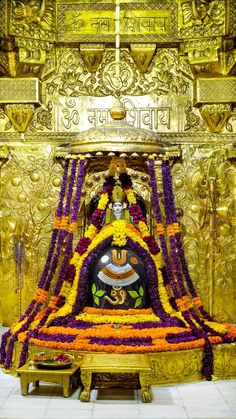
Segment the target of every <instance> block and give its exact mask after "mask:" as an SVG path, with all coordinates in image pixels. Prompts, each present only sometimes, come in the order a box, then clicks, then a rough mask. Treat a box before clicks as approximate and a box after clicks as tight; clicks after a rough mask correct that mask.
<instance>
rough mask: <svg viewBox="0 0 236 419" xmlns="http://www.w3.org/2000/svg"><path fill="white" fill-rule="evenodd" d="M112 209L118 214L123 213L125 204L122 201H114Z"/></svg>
mask: <svg viewBox="0 0 236 419" xmlns="http://www.w3.org/2000/svg"><path fill="white" fill-rule="evenodd" d="M112 209H113V211H114V214H115V215H116V214H117V215H118V214H121V212H122V210H123V204H122V203H121V202H114V203H113V205H112Z"/></svg>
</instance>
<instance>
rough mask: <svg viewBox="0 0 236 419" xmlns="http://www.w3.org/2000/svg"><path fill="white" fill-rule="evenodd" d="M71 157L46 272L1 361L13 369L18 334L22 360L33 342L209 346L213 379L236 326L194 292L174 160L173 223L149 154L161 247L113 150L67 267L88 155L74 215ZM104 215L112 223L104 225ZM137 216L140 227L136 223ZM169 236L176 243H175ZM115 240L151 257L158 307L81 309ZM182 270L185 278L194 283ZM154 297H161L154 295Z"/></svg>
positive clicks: (122, 348)
mask: <svg viewBox="0 0 236 419" xmlns="http://www.w3.org/2000/svg"><path fill="white" fill-rule="evenodd" d="M70 158H71V159H72V166H71V173H70V177H69V182H67V180H68V179H67V177H68V167H69V161H66V166H65V170H64V175H63V181H62V187H61V192H60V199H59V204H58V209H57V212H56V215H55V218H54V224H53V235H52V239H51V245H50V250H49V256H48V258H47V262H46V267H45V269H44V273H43V275H42V277H41V280H40V282H39V285H38V288H37V290H36V292H35V294H34V297H33V301H32V303H31V304H30V306H29V307H28V309H27V311H26V313H25V315H24V316H23V317H22V318H21V320H20V322H19V323H17V324H14V325H12V327H11V329H10V331H9V332H7V333H6V334H4V336H3V340H2V345H1V361H2V362H4V361H5V367H6V368H9V367H10V363H11V359H12V353H13V348H14V343H15V342H16V340H18V341H20V342H21V343H22V344H23V349H22V352H21V356H20V364H21V365H23V363H24V362H25V360H26V356H27V349H28V344H29V342H30V343H33V344H36V345H38V346H42V347H48V348H60V349H62V350H67V349H68V350H70V349H73V350H81V351H102V352H115V353H142V352H160V351H174V350H182V349H192V348H197V347H204V359H203V373H204V374H205V376H206V378H207V379H211V374H212V368H213V354H212V347H211V345H212V344H219V343H222V342H232V341H234V340H235V338H236V328H235V327H233V326H232V325H229V324H227V323H223V324H222V323H218V322H216V321H213V319H212V318H211V316H209V315H208V314H207V313H206V312H205V311H204V308H203V306H202V302H201V300H200V298H199V297H198V296H197V294H196V292H195V289H194V287H193V284H192V282H191V278H190V276H189V273H188V268H187V264H186V261H185V258H184V252H183V247H182V244H181V240H180V227H179V223H178V221H177V218H176V209H175V205H174V196H173V190H172V183H171V176H170V169H169V165H168V161H165V162H164V163H163V166H162V174H163V189H164V206H165V212H166V227H165V226H164V225H163V222H162V215H161V212H160V206H159V197H158V192H157V188H156V179H155V170H154V156H153V155H150V156H149V161H148V164H149V170H150V181H151V185H152V190H153V207H154V212H155V215H156V231H157V234H158V236H159V241H160V246H161V249H162V254H161V253H160V250H159V246H158V244H157V243H156V240H155V239H154V237H152V236H151V234H150V231H149V228H148V226H147V223H146V219H145V214H143V213H142V211H141V207H140V206H139V204H138V202H137V198H136V195H135V193H134V190H133V185H132V180H131V177H130V176H129V174H128V173H127V169H126V165H125V160H124V159H123V158H121V157H114V158H113V159H112V161H111V164H110V167H109V171H108V175H109V176H108V178H107V179H106V181H105V182H104V185H103V189H102V192H101V194H100V198H99V202H98V205H97V208H96V209H95V211H94V213H93V214H92V216H91V219H90V225H89V227H88V229H87V231H86V232H85V235H84V237H82V238H81V239H80V240H79V243H78V244H77V246H76V250H75V252H74V255H73V257H72V260H71V262H70V265H69V267H67V268H66V264H67V260H68V257H69V253H70V252H71V246H72V236H73V233H74V232H75V231H76V229H77V215H78V208H79V202H80V190H81V187H82V182H83V167H84V166H83V164H84V157H81V160H82V163H81V166H80V169H81V170H80V174H79V175H78V180H77V190H76V196H75V199H74V204H73V209H72V216H70V205H71V197H72V190H73V185H74V180H75V171H76V165H77V161H76V160H77V157H76V156H74V155H73V156H70ZM117 172H119V181H120V183H121V185H122V187H123V190H124V191H125V195H126V199H127V202H128V207H127V210H125V211H124V215H123V218H124V219H120V220H115V221H113V220H112V218H111V214H110V208H108V203H109V200H110V197H111V194H112V189H113V187H114V185H115V183H116V179H115V175H116V174H117ZM67 183H68V184H67ZM66 191H67V194H66ZM65 201H66V202H65ZM63 207H64V209H63ZM105 215H106V221H105V222H106V223H107V225H106V226H105V227H103V228H102V226H103V224H104V218H105ZM130 216H131V217H132V218H133V222H134V224H135V226H134V225H132V224H131V223H130ZM109 223H110V224H109ZM165 235H166V237H167V239H168V242H169V244H168V246H167V243H166V238H165ZM65 237H68V240H67V243H68V244H67V249H66V257H65V258H64V259H63V262H62V267H61V271H60V273H59V276H58V281H57V283H56V286H55V290H54V293H53V295H52V296H51V299H50V301H49V304H48V307H47V308H45V309H43V310H41V311H40V312H39V309H40V307H41V305H42V304H43V303H45V301H46V298H47V294H48V290H49V287H50V283H51V279H52V277H53V273H54V271H55V268H56V264H57V261H58V258H59V253H60V252H59V249H60V247H61V246H62V243H63V242H64V239H65ZM111 243H112V244H113V245H115V246H118V247H124V246H126V245H127V246H128V247H129V248H130V249H131V250H134V251H136V252H137V254H138V255H139V256H140V257H143V260H145V261H146V265H145V267H146V275H147V283H148V287H149V292H150V301H151V302H152V307H153V308H148V309H141V310H140V309H129V310H107V309H95V308H92V307H85V308H84V309H83V310H82V308H83V307H84V301H85V300H83V293H85V291H84V290H86V287H85V288H83V287H84V284H85V283H87V282H88V275H89V264H90V262H91V261H92V260H95V259H94V258H95V257H96V255H97V254H98V253H99V249H104V248H105V246H107V245H110V244H111ZM55 249H56V250H55ZM54 250H55V253H54ZM169 251H170V257H169ZM163 257H164V260H163ZM164 266H165V268H166V272H167V276H166V277H165V271H164V270H162V269H164ZM161 270H162V271H161ZM162 273H163V275H164V278H163V275H162ZM182 277H184V278H185V280H186V284H187V287H186V284H185V283H184V281H183V278H182ZM85 281H87V282H85ZM187 288H188V289H187ZM79 290H80V291H81V292H82V297H80V296H79V294H78V292H79ZM169 290H171V292H170V291H169ZM84 295H85V294H84ZM154 297H155V298H156V300H157V301H154V299H153V298H154ZM171 299H174V305H173V302H171V303H170V300H171ZM78 300H79V301H80V303H79V304H80V305H79V306H78ZM78 307H79V308H80V309H78ZM199 313H200V314H199Z"/></svg>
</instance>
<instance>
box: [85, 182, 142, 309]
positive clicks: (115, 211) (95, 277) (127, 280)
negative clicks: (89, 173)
mask: <svg viewBox="0 0 236 419" xmlns="http://www.w3.org/2000/svg"><path fill="white" fill-rule="evenodd" d="M119 220H126V221H127V223H132V221H133V220H132V218H131V216H130V214H129V211H128V210H127V209H125V208H124V192H123V189H122V187H121V186H120V185H118V184H117V185H115V186H114V188H113V191H112V206H111V205H110V206H109V207H108V209H107V210H106V216H105V219H104V224H105V225H108V224H112V223H113V222H114V221H119ZM89 277H91V279H92V280H91V284H92V285H91V291H92V292H91V298H90V301H88V305H91V306H93V307H102V308H113V309H128V308H136V307H139V308H143V307H146V305H147V301H146V299H147V296H146V275H145V269H144V265H143V261H142V260H141V258H140V257H139V256H138V255H137V254H136V253H135V252H134V251H133V250H131V249H129V248H128V247H125V246H122V248H121V247H118V246H114V245H111V246H108V247H107V248H106V249H105V250H104V251H103V252H102V253H101V255H99V257H98V259H97V260H96V262H95V263H94V264H93V265H92V266H91V267H90V274H89ZM135 297H136V298H135Z"/></svg>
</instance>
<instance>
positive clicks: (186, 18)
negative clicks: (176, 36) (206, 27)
mask: <svg viewBox="0 0 236 419" xmlns="http://www.w3.org/2000/svg"><path fill="white" fill-rule="evenodd" d="M182 13H183V23H184V24H185V25H188V24H193V23H195V24H199V25H201V24H207V23H210V22H215V23H217V22H219V20H220V16H219V14H220V13H219V1H216V0H183V1H182Z"/></svg>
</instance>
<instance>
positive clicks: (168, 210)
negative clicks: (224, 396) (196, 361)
mask: <svg viewBox="0 0 236 419" xmlns="http://www.w3.org/2000/svg"><path fill="white" fill-rule="evenodd" d="M162 181H163V191H164V206H165V214H166V220H167V224H169V225H170V224H173V223H177V222H178V221H177V215H176V209H175V203H174V194H173V189H172V179H171V173H170V167H169V161H167V160H164V161H163V162H162ZM169 241H170V249H171V255H172V261H173V265H174V271H175V275H176V277H177V281H178V286H179V289H180V291H181V293H180V295H181V297H183V296H187V291H186V290H185V286H184V283H183V279H182V269H181V268H182V267H183V263H182V262H181V260H180V259H179V256H178V255H179V249H178V246H177V244H178V243H177V242H176V240H175V235H170V236H169ZM183 253H184V252H182V254H183ZM183 274H184V275H185V272H184V271H183ZM188 279H190V277H189V278H188ZM186 282H187V285H188V288H189V290H190V291H191V288H190V287H189V284H188V281H187V279H186ZM171 285H172V284H171ZM191 285H192V287H193V284H192V281H191ZM172 289H173V288H172ZM173 291H175V289H173ZM194 296H196V293H195V295H194ZM175 297H177V296H176V295H175ZM182 315H183V316H184V319H185V320H186V321H187V322H188V324H189V325H190V327H191V329H192V331H193V332H194V334H195V335H196V336H199V337H202V338H204V340H205V345H204V357H203V367H202V371H203V373H204V375H205V377H206V379H207V380H211V376H212V373H213V351H212V345H211V343H210V341H209V338H208V335H207V331H209V327H207V330H206V328H205V324H204V322H203V321H202V320H201V319H200V318H199V315H198V313H196V312H195V310H194V309H193V306H190V308H189V309H187V310H183V311H182ZM192 318H193V319H194V320H195V322H197V323H198V324H199V325H200V326H201V329H199V327H197V325H196V324H195V322H194V321H193V320H192Z"/></svg>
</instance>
